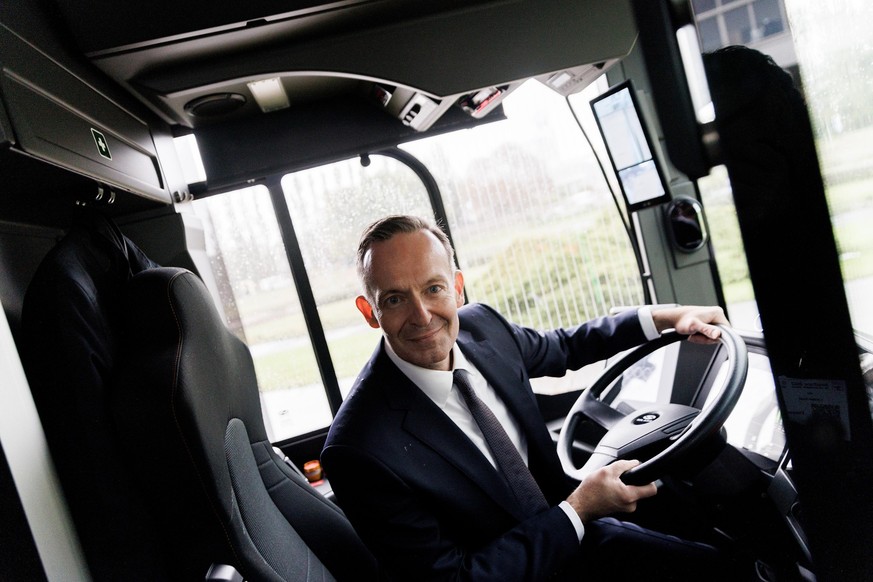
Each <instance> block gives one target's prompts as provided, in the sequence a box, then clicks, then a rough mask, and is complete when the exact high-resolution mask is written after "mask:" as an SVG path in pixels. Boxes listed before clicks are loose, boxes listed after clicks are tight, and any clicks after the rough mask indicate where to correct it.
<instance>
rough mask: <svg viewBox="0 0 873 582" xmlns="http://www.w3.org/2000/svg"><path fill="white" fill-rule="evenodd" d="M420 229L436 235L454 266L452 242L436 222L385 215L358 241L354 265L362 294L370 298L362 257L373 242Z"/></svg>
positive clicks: (397, 215) (404, 215) (406, 216)
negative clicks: (362, 290)
mask: <svg viewBox="0 0 873 582" xmlns="http://www.w3.org/2000/svg"><path fill="white" fill-rule="evenodd" d="M422 230H424V231H427V232H430V233H432V234H433V235H434V236H435V237H437V240H439V241H440V243H442V245H443V247H444V248H445V249H446V255H447V256H448V259H449V264H450V265H451V267H452V269H454V268H455V251H454V249H453V248H452V243H451V242H449V237H448V236H447V235H446V233H445V232H443V230H442V229H441V228H440V227H439V226H438V225H437V224H435V223H433V222H431V221H429V220H427V219H424V218H420V217H418V216H410V215H407V214H393V215H390V216H385V217H384V218H380V219H379V220H377V221H376V222H374V223H373V224H371V225H370V226H368V227H367V228H366V229H365V230H364V233H363V234H362V235H361V240H360V242H359V243H358V255H357V259H356V261H355V266H356V268H357V270H358V278H360V280H361V284H362V285H363V287H364V294H365V295H366V296H367V298H368V299H371V298H372V294H371V293H370V286H369V284H368V283H367V279H366V273H365V270H364V259H365V258H366V256H367V252H368V251H369V250H370V248H372V246H373V243H376V242H381V241H387V240H389V239H391V238H392V237H393V236H394V235H396V234H401V233H407V234H411V233H414V232H419V231H422Z"/></svg>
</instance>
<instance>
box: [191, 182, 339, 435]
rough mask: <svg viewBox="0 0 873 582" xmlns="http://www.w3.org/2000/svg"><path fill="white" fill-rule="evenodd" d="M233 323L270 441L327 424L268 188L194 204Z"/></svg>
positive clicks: (325, 406)
mask: <svg viewBox="0 0 873 582" xmlns="http://www.w3.org/2000/svg"><path fill="white" fill-rule="evenodd" d="M194 209H195V211H196V213H197V215H198V216H199V217H200V218H201V219H202V220H203V224H204V230H205V231H206V250H207V254H208V255H209V260H210V263H211V265H212V271H213V273H214V275H215V279H216V282H217V283H218V287H219V293H220V295H221V303H222V305H221V307H222V308H223V310H224V314H225V317H226V320H227V324H228V327H230V329H231V330H232V331H233V332H234V333H235V334H236V335H237V336H238V337H239V338H240V339H241V340H243V341H244V342H245V343H246V344H247V345H248V346H249V349H250V350H251V353H252V358H253V360H254V364H255V371H256V373H257V376H258V385H259V388H260V391H261V407H262V411H263V413H264V422H265V424H266V426H267V433H268V435H269V437H270V440H271V441H274V442H275V441H279V440H283V439H286V438H288V437H291V436H294V435H297V434H302V433H305V432H309V431H312V430H316V429H319V428H322V427H325V426H327V425H328V424H330V420H331V414H330V407H329V405H328V401H327V395H326V393H325V391H324V387H323V386H322V384H321V379H320V377H319V373H318V366H317V365H316V360H315V354H314V352H313V349H312V344H311V343H310V341H309V336H308V334H307V330H306V324H305V322H304V319H303V313H302V310H301V307H300V300H299V298H298V296H297V289H296V288H295V287H294V280H293V279H292V276H291V268H290V267H289V264H288V260H287V257H286V254H285V246H284V244H283V243H282V237H281V234H280V231H279V225H278V222H277V221H276V215H275V213H274V211H273V205H272V202H271V200H270V193H269V191H268V190H267V189H266V188H265V187H263V186H255V187H252V188H245V189H243V190H237V191H235V192H229V193H227V194H222V195H220V196H212V197H209V198H205V199H203V200H197V201H195V202H194Z"/></svg>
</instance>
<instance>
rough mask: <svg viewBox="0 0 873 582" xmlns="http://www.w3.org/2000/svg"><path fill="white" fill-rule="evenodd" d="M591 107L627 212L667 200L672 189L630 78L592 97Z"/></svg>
mask: <svg viewBox="0 0 873 582" xmlns="http://www.w3.org/2000/svg"><path fill="white" fill-rule="evenodd" d="M591 109H592V110H593V111H594V119H596V120H597V126H598V127H599V128H600V133H601V135H602V136H603V141H604V143H605V144H606V151H607V153H608V154H609V160H610V161H611V162H612V167H613V169H614V170H615V174H616V176H618V183H619V185H620V186H621V192H622V194H623V195H624V200H625V203H626V204H627V208H628V212H634V211H636V210H640V209H641V208H646V207H648V206H654V205H655V204H661V203H663V202H668V201H669V200H670V191H669V189H668V188H667V183H666V181H665V180H664V172H663V171H662V169H661V166H660V164H659V163H658V160H657V159H656V158H655V155H654V153H653V151H654V148H653V147H652V142H651V139H650V138H649V132H648V131H647V129H646V124H645V123H644V120H643V117H642V112H641V110H640V107H639V104H638V102H637V98H636V94H635V92H634V88H633V84H631V82H630V80H627V81H624V82H622V83H619V84H618V85H615V86H614V87H611V88H610V89H609V90H608V91H607V92H606V93H603V94H602V95H599V96H598V97H595V98H594V99H592V100H591Z"/></svg>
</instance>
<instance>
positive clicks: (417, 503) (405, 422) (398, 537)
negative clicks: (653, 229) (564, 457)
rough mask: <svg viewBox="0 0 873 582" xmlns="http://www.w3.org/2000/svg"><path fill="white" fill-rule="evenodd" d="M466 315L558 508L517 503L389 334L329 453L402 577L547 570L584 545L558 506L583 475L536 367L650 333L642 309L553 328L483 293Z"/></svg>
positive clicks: (485, 366) (351, 500)
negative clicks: (486, 301) (575, 475)
mask: <svg viewBox="0 0 873 582" xmlns="http://www.w3.org/2000/svg"><path fill="white" fill-rule="evenodd" d="M459 318H460V332H459V335H458V340H457V341H458V345H459V347H460V349H461V350H462V351H463V352H464V355H465V356H467V358H468V359H469V360H470V361H471V362H472V363H473V364H474V365H475V366H476V367H477V368H478V369H479V370H480V371H481V372H482V374H483V375H484V376H485V378H486V379H487V380H488V382H489V383H490V384H491V385H492V386H493V387H494V389H495V391H496V392H497V393H498V394H499V395H500V397H501V398H502V399H503V400H504V402H505V403H506V405H507V407H508V409H509V410H510V411H511V413H512V414H513V415H514V416H515V419H516V421H517V422H518V423H519V425H520V427H521V430H522V431H523V432H524V434H525V436H526V437H527V442H528V457H529V460H528V462H529V466H530V469H531V472H532V473H533V475H534V477H535V478H536V479H537V482H538V483H539V484H540V487H541V488H542V490H543V493H544V494H545V495H546V498H547V499H548V501H549V503H550V505H551V506H552V507H551V509H549V510H548V511H546V512H544V513H542V514H540V515H537V516H535V517H532V518H527V519H526V518H525V517H524V516H523V515H521V514H519V513H518V508H517V507H516V505H515V504H514V503H513V501H512V499H513V497H512V493H511V491H510V490H509V488H508V486H507V485H506V483H505V481H503V479H502V478H501V476H500V475H499V474H498V473H497V471H496V470H495V469H494V467H493V466H492V465H491V464H490V463H489V462H488V460H487V459H486V458H485V457H484V456H483V455H482V454H481V452H480V451H479V450H478V449H477V448H476V446H475V445H473V443H472V442H471V441H470V440H469V439H468V438H467V437H466V436H465V435H464V433H463V432H462V431H461V430H460V429H459V428H458V427H457V425H455V424H454V423H453V422H452V421H451V420H450V419H449V418H448V416H446V415H445V413H443V412H442V411H441V410H440V409H439V408H438V407H437V406H436V405H435V404H434V403H433V401H432V400H430V399H429V398H428V397H427V396H426V395H425V394H423V393H422V392H421V391H420V390H419V389H418V388H417V387H416V386H415V384H413V383H412V381H411V380H409V378H407V377H406V376H405V375H404V374H403V373H402V372H401V371H400V370H399V369H398V368H397V366H395V365H394V364H393V362H391V360H390V358H389V357H388V355H387V354H386V352H385V349H384V347H383V345H382V344H381V343H380V346H379V347H378V348H377V349H376V351H375V353H374V354H373V356H372V358H371V359H370V361H369V362H368V363H367V365H366V367H365V368H364V369H363V371H362V372H361V374H360V375H359V377H358V379H357V382H356V383H355V386H354V387H353V389H352V391H351V393H350V394H349V396H348V398H347V399H346V401H345V402H344V403H343V405H342V407H341V408H340V410H339V412H338V413H337V416H336V418H335V419H334V422H333V424H332V426H331V429H330V433H329V434H328V437H327V442H326V444H325V449H324V451H323V453H322V463H323V464H324V467H325V470H326V473H327V476H328V478H329V479H330V481H331V484H332V485H333V489H334V492H335V493H336V496H337V501H338V502H339V503H340V505H341V507H342V508H343V510H345V512H346V513H347V515H348V516H349V518H350V519H351V521H352V524H353V525H354V526H355V528H356V529H357V530H358V532H359V534H360V535H361V537H362V538H363V539H364V542H365V543H366V544H367V545H368V546H369V547H370V548H371V550H372V551H373V552H374V553H375V554H376V556H377V558H378V559H379V560H380V562H381V563H382V565H383V566H384V567H385V569H386V570H387V571H388V572H389V574H390V575H391V576H392V578H393V579H397V580H416V581H419V580H500V581H501V582H507V581H509V580H536V579H546V578H549V577H551V576H552V575H553V574H555V573H559V572H562V571H565V570H567V569H568V567H571V565H572V564H574V563H575V562H576V560H578V557H579V553H580V552H579V543H578V540H577V537H576V533H575V530H574V529H573V526H572V524H571V523H570V520H569V519H567V516H566V515H565V514H564V512H563V511H562V510H561V509H560V508H558V507H556V506H557V504H558V503H560V502H561V501H562V500H564V499H566V497H567V496H568V495H569V493H570V492H571V491H572V489H573V487H574V485H575V484H574V483H573V482H572V480H570V479H569V478H568V477H566V476H565V475H564V472H563V471H562V469H561V465H560V462H559V460H558V456H557V453H556V450H555V445H554V443H553V441H552V439H551V437H550V436H549V434H548V431H547V429H546V427H545V423H544V421H543V418H542V415H541V414H540V412H539V409H538V407H537V404H536V400H535V398H534V395H533V392H532V390H531V387H530V378H533V377H539V376H561V375H563V374H564V373H565V372H566V371H567V370H575V369H578V368H580V367H581V366H583V365H585V364H588V363H592V362H596V361H598V360H602V359H604V358H606V357H609V356H611V355H613V354H615V353H617V352H618V351H621V350H623V349H627V348H629V347H632V346H635V345H637V344H640V343H642V342H643V341H645V337H644V335H643V332H642V329H641V327H640V324H639V320H638V318H637V316H636V313H635V312H630V313H626V314H622V315H620V316H617V317H611V318H601V319H597V320H594V321H591V322H588V323H586V324H583V325H581V326H579V327H576V328H573V329H569V330H555V331H552V332H547V333H539V332H537V331H535V330H532V329H528V328H524V327H520V326H516V325H514V324H510V323H509V322H507V321H506V320H505V319H503V317H501V316H500V315H499V314H498V313H497V312H496V311H494V310H493V309H491V308H490V307H487V306H484V305H478V304H474V305H469V306H466V307H464V308H462V309H461V310H460V311H459ZM383 342H384V340H383Z"/></svg>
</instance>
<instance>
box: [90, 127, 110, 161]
mask: <svg viewBox="0 0 873 582" xmlns="http://www.w3.org/2000/svg"><path fill="white" fill-rule="evenodd" d="M91 137H93V138H94V143H95V144H97V151H98V152H99V153H100V155H101V156H103V157H104V158H106V159H107V160H111V159H112V153H111V152H110V151H109V144H108V143H107V142H106V137H105V136H104V135H103V134H102V133H101V132H99V131H97V130H96V129H94V128H93V127H92V128H91Z"/></svg>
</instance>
